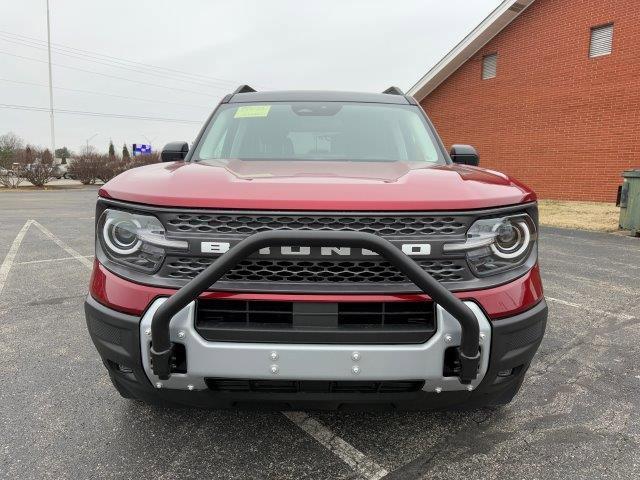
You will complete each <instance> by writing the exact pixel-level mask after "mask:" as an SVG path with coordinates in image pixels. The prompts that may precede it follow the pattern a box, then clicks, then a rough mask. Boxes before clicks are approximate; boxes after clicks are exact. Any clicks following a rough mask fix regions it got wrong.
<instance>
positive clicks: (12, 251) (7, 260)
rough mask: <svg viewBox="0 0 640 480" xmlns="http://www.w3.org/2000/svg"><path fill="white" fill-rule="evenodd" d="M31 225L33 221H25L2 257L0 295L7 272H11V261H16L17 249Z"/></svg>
mask: <svg viewBox="0 0 640 480" xmlns="http://www.w3.org/2000/svg"><path fill="white" fill-rule="evenodd" d="M32 223H33V220H27V221H26V222H25V224H24V225H23V226H22V228H21V229H20V231H19V232H18V235H16V238H14V239H13V243H12V244H11V247H10V248H9V251H8V252H7V255H6V256H5V257H4V260H3V261H2V265H0V293H2V289H3V288H4V285H5V283H6V282H7V277H8V276H9V270H11V266H12V265H13V261H14V260H15V259H16V254H17V253H18V248H20V244H21V243H22V240H23V239H24V236H25V234H26V233H27V230H29V227H30V226H31V224H32Z"/></svg>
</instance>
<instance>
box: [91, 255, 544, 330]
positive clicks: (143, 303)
mask: <svg viewBox="0 0 640 480" xmlns="http://www.w3.org/2000/svg"><path fill="white" fill-rule="evenodd" d="M90 292H91V296H92V297H93V298H95V299H96V300H97V301H98V302H100V303H102V304H103V305H106V306H107V307H110V308H112V309H114V310H118V311H120V312H124V313H129V314H132V315H140V314H142V312H143V311H144V310H145V309H146V308H147V306H148V305H149V303H151V301H152V300H153V299H155V298H156V297H161V296H168V295H171V294H173V293H175V290H172V289H167V288H157V287H149V286H146V285H140V284H137V283H133V282H130V281H128V280H124V279H123V278H121V277H118V276H117V275H115V274H114V273H112V272H110V271H109V270H107V269H106V268H105V267H104V266H103V265H101V264H100V263H99V262H98V261H97V260H95V261H94V263H93V273H92V274H91V283H90ZM455 295H456V297H458V298H460V299H462V300H474V301H476V302H477V303H478V304H480V306H481V307H482V308H483V309H484V311H485V312H486V313H487V315H489V317H490V318H492V319H496V318H502V317H507V316H510V315H515V314H517V313H520V312H523V311H525V310H527V309H529V308H531V307H532V306H533V305H535V304H536V303H538V302H539V301H540V300H541V299H542V281H541V279H540V270H539V268H538V266H537V265H536V266H535V267H534V268H533V269H532V270H531V271H530V272H529V273H527V274H526V275H524V276H523V277H520V278H519V279H517V280H514V281H513V282H510V283H508V284H506V285H502V286H499V287H495V288H489V289H486V290H477V291H473V292H458V293H456V294H455ZM200 298H219V299H221V298H224V299H227V300H265V301H270V300H271V301H299V302H412V301H413V302H416V301H424V300H429V297H428V296H426V295H294V294H265V293H231V292H205V293H203V294H202V295H201V296H200Z"/></svg>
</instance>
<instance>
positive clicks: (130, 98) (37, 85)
mask: <svg viewBox="0 0 640 480" xmlns="http://www.w3.org/2000/svg"><path fill="white" fill-rule="evenodd" d="M0 82H6V83H15V84H19V85H31V86H34V87H44V88H48V87H49V86H48V85H45V84H42V83H34V82H25V81H21V80H9V79H8V78H0ZM53 89H54V90H64V91H67V92H76V93H88V94H91V95H99V96H101V97H113V98H123V99H126V100H138V101H141V102H150V103H164V104H167V105H178V106H180V107H193V108H201V109H203V110H204V109H209V107H206V106H203V105H192V104H189V103H178V102H167V101H165V100H154V99H151V98H141V97H129V96H127V95H116V94H113V93H104V92H96V91H95V90H80V89H77V88H65V87H53Z"/></svg>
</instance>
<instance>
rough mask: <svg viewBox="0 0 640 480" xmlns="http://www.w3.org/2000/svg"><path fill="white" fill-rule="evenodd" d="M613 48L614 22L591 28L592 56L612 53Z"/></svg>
mask: <svg viewBox="0 0 640 480" xmlns="http://www.w3.org/2000/svg"><path fill="white" fill-rule="evenodd" d="M612 49H613V23H610V24H609V25H602V26H600V27H594V28H592V29H591V43H590V45H589V56H590V57H591V58H595V57H602V56H603V55H609V54H611V51H612Z"/></svg>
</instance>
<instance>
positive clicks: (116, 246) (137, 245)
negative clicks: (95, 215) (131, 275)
mask: <svg viewBox="0 0 640 480" xmlns="http://www.w3.org/2000/svg"><path fill="white" fill-rule="evenodd" d="M96 234H97V236H98V240H99V243H100V246H101V247H102V250H103V252H104V253H105V254H106V255H107V257H109V259H110V260H112V261H114V262H116V263H119V264H121V265H124V266H127V267H131V268H133V269H135V270H139V271H142V272H147V273H152V272H155V271H156V270H157V269H158V268H159V267H160V265H161V264H162V261H163V260H164V256H165V250H166V249H176V250H187V249H188V247H189V246H188V243H187V242H185V241H178V240H169V239H167V238H166V237H165V231H164V227H163V226H162V224H161V223H160V220H158V219H157V218H156V217H154V216H151V215H140V214H136V213H129V212H124V211H122V210H112V209H107V210H105V211H104V212H103V213H102V215H101V216H100V220H99V221H98V227H97V230H96Z"/></svg>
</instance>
